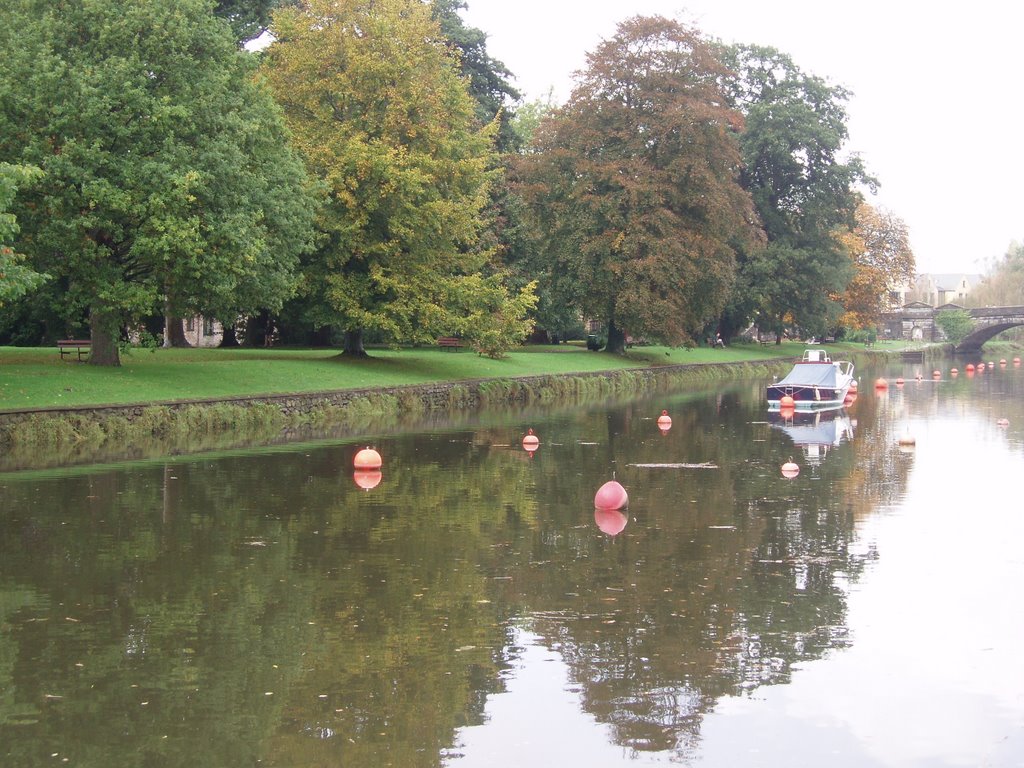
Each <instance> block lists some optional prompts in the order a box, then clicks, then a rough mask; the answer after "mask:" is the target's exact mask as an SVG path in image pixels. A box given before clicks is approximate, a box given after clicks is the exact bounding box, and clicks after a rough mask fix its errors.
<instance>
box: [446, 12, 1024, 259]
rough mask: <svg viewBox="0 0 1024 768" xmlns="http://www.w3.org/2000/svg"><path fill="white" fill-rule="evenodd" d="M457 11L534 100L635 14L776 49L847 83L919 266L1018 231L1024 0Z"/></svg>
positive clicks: (885, 203)
mask: <svg viewBox="0 0 1024 768" xmlns="http://www.w3.org/2000/svg"><path fill="white" fill-rule="evenodd" d="M467 2H468V4H469V8H468V10H466V11H465V12H464V13H463V17H464V19H465V21H466V23H467V24H468V25H469V26H472V27H477V28H479V29H481V30H483V31H484V32H486V33H487V34H488V52H489V53H490V55H491V56H492V57H493V58H495V59H498V60H499V61H502V62H504V63H505V65H506V66H507V67H508V68H509V69H510V70H511V71H512V72H513V73H514V74H515V76H516V80H515V85H516V86H517V87H518V88H519V89H520V90H521V91H523V93H524V95H525V96H526V97H527V98H528V99H533V98H538V97H542V96H544V95H545V94H546V93H547V92H548V90H549V88H552V87H553V88H554V94H555V98H556V100H557V101H559V102H562V101H564V100H565V98H566V97H567V96H568V94H569V92H570V90H571V88H572V80H571V73H572V72H573V71H575V70H578V69H582V68H583V67H584V66H585V63H586V62H585V55H586V53H587V52H588V51H592V50H593V49H594V48H595V46H596V44H597V43H598V42H599V41H600V40H601V39H604V38H608V37H611V36H612V35H613V34H614V33H615V27H616V24H617V23H618V22H619V21H622V20H623V19H624V18H626V17H628V16H632V15H635V14H642V15H654V14H661V15H663V16H669V17H673V18H679V19H681V20H683V21H688V22H690V23H691V24H693V25H695V26H696V27H697V28H698V29H700V30H701V31H702V32H703V33H704V34H705V35H707V36H709V37H714V38H719V39H721V40H723V41H725V42H730V43H732V42H740V43H756V44H759V45H768V46H772V47H775V48H778V49H779V50H781V51H783V52H785V53H788V54H789V55H790V56H791V57H792V58H793V59H794V61H795V62H796V63H797V65H798V66H800V67H801V69H803V70H804V71H805V72H808V73H811V74H814V75H817V76H819V77H822V78H824V79H826V80H828V81H829V82H831V83H833V84H838V85H842V86H844V87H846V88H847V89H849V90H850V91H852V92H853V96H852V98H851V99H850V102H849V104H848V110H849V114H850V121H849V128H850V141H849V143H848V145H847V148H848V149H849V150H851V151H855V152H858V153H860V155H861V156H862V157H863V159H864V161H865V163H866V164H867V166H868V169H869V171H870V172H871V173H873V174H874V175H875V176H876V177H877V178H878V179H879V181H880V182H881V189H880V190H879V194H878V195H877V197H876V198H875V199H873V200H872V201H871V202H872V203H873V204H875V205H878V206H882V207H884V208H887V209H888V210H889V211H891V212H892V213H894V214H895V215H897V216H899V217H900V218H901V219H903V220H904V221H905V222H906V224H907V226H908V228H909V229H910V237H911V246H912V247H913V250H914V254H915V256H916V258H917V267H918V271H920V272H981V271H984V270H985V268H986V267H987V265H988V264H989V263H990V262H991V261H992V260H993V259H997V258H999V257H1001V256H1002V255H1003V254H1005V253H1006V250H1007V248H1008V247H1009V245H1010V243H1011V242H1012V241H1024V143H1022V141H1021V135H1022V128H1024V119H1022V118H1024V88H1022V86H1024V63H1022V62H1024V60H1022V58H1021V52H1020V51H1021V49H1020V45H1021V35H1022V33H1024V3H1020V2H1017V1H1016V0H974V2H968V3H962V4H960V3H958V4H956V5H954V4H953V3H950V2H946V1H944V0H938V2H933V3H923V2H916V1H915V2H908V1H907V0H861V2H859V3H840V2H836V0H776V2H773V3H767V2H764V0H690V2H686V3H683V2H680V1H679V0H632V2H629V3H622V2H613V0H467Z"/></svg>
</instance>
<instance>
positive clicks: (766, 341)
mask: <svg viewBox="0 0 1024 768" xmlns="http://www.w3.org/2000/svg"><path fill="white" fill-rule="evenodd" d="M758 341H760V342H761V346H762V347H767V346H770V345H772V344H774V343H775V339H759V340H758Z"/></svg>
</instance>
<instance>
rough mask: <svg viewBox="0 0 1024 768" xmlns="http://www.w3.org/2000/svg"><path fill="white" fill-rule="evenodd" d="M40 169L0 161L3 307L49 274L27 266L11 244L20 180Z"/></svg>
mask: <svg viewBox="0 0 1024 768" xmlns="http://www.w3.org/2000/svg"><path fill="white" fill-rule="evenodd" d="M38 173H39V169H37V168H26V167H25V166H21V165H10V164H9V163H0V307H2V306H3V305H4V304H5V303H6V302H8V301H10V300H11V299H15V298H17V297H19V296H21V295H22V294H24V293H26V292H27V291H30V290H31V289H33V288H35V287H36V286H37V285H39V283H41V282H42V281H43V280H45V279H46V275H41V274H39V273H38V272H35V271H34V270H32V269H31V268H30V267H28V266H26V265H25V264H24V260H25V257H24V256H23V255H22V254H19V253H16V252H15V251H14V248H13V247H11V246H10V245H9V243H10V242H11V241H12V240H13V239H14V236H15V235H17V234H18V222H17V220H16V219H15V217H14V214H12V213H8V211H9V209H10V207H11V205H12V203H13V202H14V196H15V194H17V191H18V184H19V183H24V182H26V181H28V180H30V179H32V178H33V177H34V176H36V175H38Z"/></svg>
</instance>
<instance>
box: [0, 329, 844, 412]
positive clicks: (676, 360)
mask: <svg viewBox="0 0 1024 768" xmlns="http://www.w3.org/2000/svg"><path fill="white" fill-rule="evenodd" d="M804 347H805V345H802V344H796V343H786V344H783V345H782V346H781V347H776V346H774V345H773V346H769V347H761V346H759V345H745V344H737V345H734V346H732V347H729V348H728V349H724V350H723V349H719V350H714V349H706V348H701V349H693V350H685V349H676V348H667V347H656V346H655V347H635V348H633V349H631V350H629V353H628V354H627V355H626V356H625V357H618V356H612V355H607V354H604V353H595V352H588V351H587V350H585V349H583V348H581V347H578V346H571V345H559V346H536V347H525V348H523V349H520V350H517V351H515V352H512V353H511V354H510V355H509V356H508V357H507V358H505V359H503V360H491V359H489V358H486V357H481V356H479V355H476V354H474V353H472V352H470V351H468V350H463V351H459V352H452V351H446V350H440V349H404V350H372V351H371V353H370V354H371V357H370V358H368V359H365V360H350V359H345V358H342V357H340V356H339V355H338V351H337V350H333V349H326V350H325V349H316V350H310V349H158V350H144V349H136V350H132V351H131V352H130V353H128V354H125V355H123V356H122V367H121V368H100V367H94V366H91V365H85V364H79V363H77V362H69V361H67V360H65V361H61V359H60V356H59V355H58V354H57V351H56V349H50V348H45V349H40V348H16V347H0V410H23V409H28V408H45V407H54V406H56V407H68V406H78V405H97V404H113V403H153V402H160V401H169V400H184V399H202V398H225V397H232V396H240V395H242V396H244V395H257V394H271V393H290V392H315V391H323V390H336V389H356V388H362V387H391V386H399V385H403V384H422V383H427V382H434V381H458V380H465V379H475V378H510V377H515V376H531V375H543V374H559V373H579V372H587V371H601V370H617V369H622V368H643V367H649V366H652V365H677V364H682V363H702V364H706V363H715V362H737V361H745V360H764V359H768V358H774V357H780V358H788V357H795V356H799V355H800V354H801V353H802V350H803V349H804ZM831 349H832V350H833V352H832V354H833V356H836V357H842V356H843V354H842V352H843V351H844V345H841V344H839V345H831ZM848 349H862V347H861V345H849V347H848Z"/></svg>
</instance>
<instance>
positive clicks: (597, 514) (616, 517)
mask: <svg viewBox="0 0 1024 768" xmlns="http://www.w3.org/2000/svg"><path fill="white" fill-rule="evenodd" d="M594 522H595V523H597V527H598V528H600V529H601V532H602V533H606V534H608V535H609V536H618V535H619V534H620V533H622V529H623V528H625V527H626V523H628V522H629V518H628V517H626V515H624V514H623V513H622V512H620V511H619V510H617V509H595V510H594Z"/></svg>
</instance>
